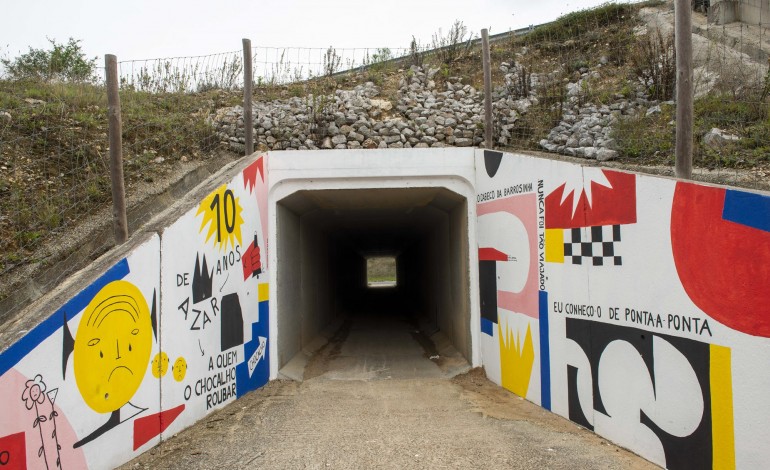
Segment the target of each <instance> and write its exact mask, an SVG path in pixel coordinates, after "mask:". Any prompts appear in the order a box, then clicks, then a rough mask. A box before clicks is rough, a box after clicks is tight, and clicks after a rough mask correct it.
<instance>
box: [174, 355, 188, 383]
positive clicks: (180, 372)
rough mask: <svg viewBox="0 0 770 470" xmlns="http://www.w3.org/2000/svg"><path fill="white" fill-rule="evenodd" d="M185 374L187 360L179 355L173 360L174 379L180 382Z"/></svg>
mask: <svg viewBox="0 0 770 470" xmlns="http://www.w3.org/2000/svg"><path fill="white" fill-rule="evenodd" d="M185 374H187V361H185V360H184V358H183V357H181V356H180V357H179V359H177V360H176V361H174V380H176V381H177V382H181V381H182V380H183V379H184V376H185Z"/></svg>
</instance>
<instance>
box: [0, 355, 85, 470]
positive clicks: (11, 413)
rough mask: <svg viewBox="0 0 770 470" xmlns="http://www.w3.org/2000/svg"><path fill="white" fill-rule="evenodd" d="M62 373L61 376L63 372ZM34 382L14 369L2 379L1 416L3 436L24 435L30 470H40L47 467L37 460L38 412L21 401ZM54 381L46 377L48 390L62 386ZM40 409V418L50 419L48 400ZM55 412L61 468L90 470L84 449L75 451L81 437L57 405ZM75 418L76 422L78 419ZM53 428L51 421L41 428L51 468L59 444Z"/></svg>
mask: <svg viewBox="0 0 770 470" xmlns="http://www.w3.org/2000/svg"><path fill="white" fill-rule="evenodd" d="M34 353H35V351H33V352H32V354H34ZM59 371H60V372H61V369H60V370H59ZM51 376H52V377H54V376H55V374H51ZM31 378H32V377H29V378H28V377H25V376H23V375H22V374H20V373H19V372H17V371H16V370H15V369H11V370H9V371H8V372H6V373H5V374H3V376H2V377H0V397H3V404H2V406H3V410H2V413H0V436H7V435H9V434H16V433H19V432H23V433H25V441H26V445H27V449H26V454H27V455H26V461H27V466H28V467H29V468H39V467H42V466H44V464H43V458H42V457H38V456H37V451H38V449H39V448H40V431H39V430H38V428H33V427H32V423H33V421H34V420H35V409H34V408H32V409H31V410H28V409H27V408H26V407H25V406H24V402H23V401H22V400H21V395H22V394H23V393H24V388H25V385H26V382H27V380H30V379H31ZM54 380H56V378H55V377H54V379H51V380H47V379H46V377H45V375H43V381H44V382H45V383H46V389H47V390H51V389H53V388H56V387H60V386H61V383H60V382H54ZM61 396H62V390H61V388H59V395H58V399H61ZM57 401H58V400H57ZM38 406H39V411H40V414H44V415H45V416H46V418H48V417H49V416H50V414H51V401H50V400H49V399H48V396H46V398H45V401H44V402H43V403H42V404H39V405H38ZM53 409H54V410H56V413H58V416H56V434H57V436H58V439H59V445H60V446H61V450H60V451H59V454H60V456H61V463H62V468H88V464H87V463H86V458H85V455H84V454H83V449H82V448H78V449H73V448H72V445H73V444H74V443H75V442H77V441H78V436H77V434H76V433H75V430H74V429H73V427H72V425H71V424H70V421H69V419H68V417H67V411H66V410H63V409H62V408H60V407H58V406H56V405H54V407H53ZM72 418H73V419H77V416H73V417H72ZM53 426H54V422H53V420H50V419H49V420H48V421H46V422H45V423H43V424H42V430H43V437H44V439H45V440H44V443H45V449H46V458H47V459H48V463H49V464H50V465H51V467H52V468H55V462H56V442H55V441H54V440H53V438H51V434H52V433H53V429H54V427H53Z"/></svg>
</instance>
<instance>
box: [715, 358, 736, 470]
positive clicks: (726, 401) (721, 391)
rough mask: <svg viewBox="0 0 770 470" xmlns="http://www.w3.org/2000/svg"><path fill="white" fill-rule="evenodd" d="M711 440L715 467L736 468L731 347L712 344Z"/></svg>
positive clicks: (729, 469) (730, 469)
mask: <svg viewBox="0 0 770 470" xmlns="http://www.w3.org/2000/svg"><path fill="white" fill-rule="evenodd" d="M710 382H711V442H712V443H713V444H712V449H713V468H714V469H728V470H732V469H734V468H735V429H734V427H735V424H734V422H733V375H732V365H731V358H730V348H727V347H725V346H718V345H716V344H712V345H711V371H710Z"/></svg>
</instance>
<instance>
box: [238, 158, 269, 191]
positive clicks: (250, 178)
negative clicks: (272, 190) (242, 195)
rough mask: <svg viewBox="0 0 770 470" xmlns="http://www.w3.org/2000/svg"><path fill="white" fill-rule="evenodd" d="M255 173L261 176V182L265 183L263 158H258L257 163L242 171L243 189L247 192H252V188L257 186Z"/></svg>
mask: <svg viewBox="0 0 770 470" xmlns="http://www.w3.org/2000/svg"><path fill="white" fill-rule="evenodd" d="M257 173H260V174H261V175H262V181H265V160H264V157H259V158H258V159H257V161H255V162H254V163H252V164H251V165H249V166H248V167H246V169H244V170H243V187H244V188H247V189H248V190H249V191H253V190H254V186H255V185H256V184H257Z"/></svg>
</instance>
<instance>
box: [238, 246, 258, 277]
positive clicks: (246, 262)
mask: <svg viewBox="0 0 770 470" xmlns="http://www.w3.org/2000/svg"><path fill="white" fill-rule="evenodd" d="M260 251H261V250H260V249H259V246H257V245H256V244H255V243H254V242H252V243H250V244H249V246H248V248H246V251H244V252H243V256H241V263H242V264H243V280H244V281H245V280H246V279H248V278H250V277H252V275H253V274H254V273H255V272H258V270H261V269H262V258H261V256H260Z"/></svg>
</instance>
